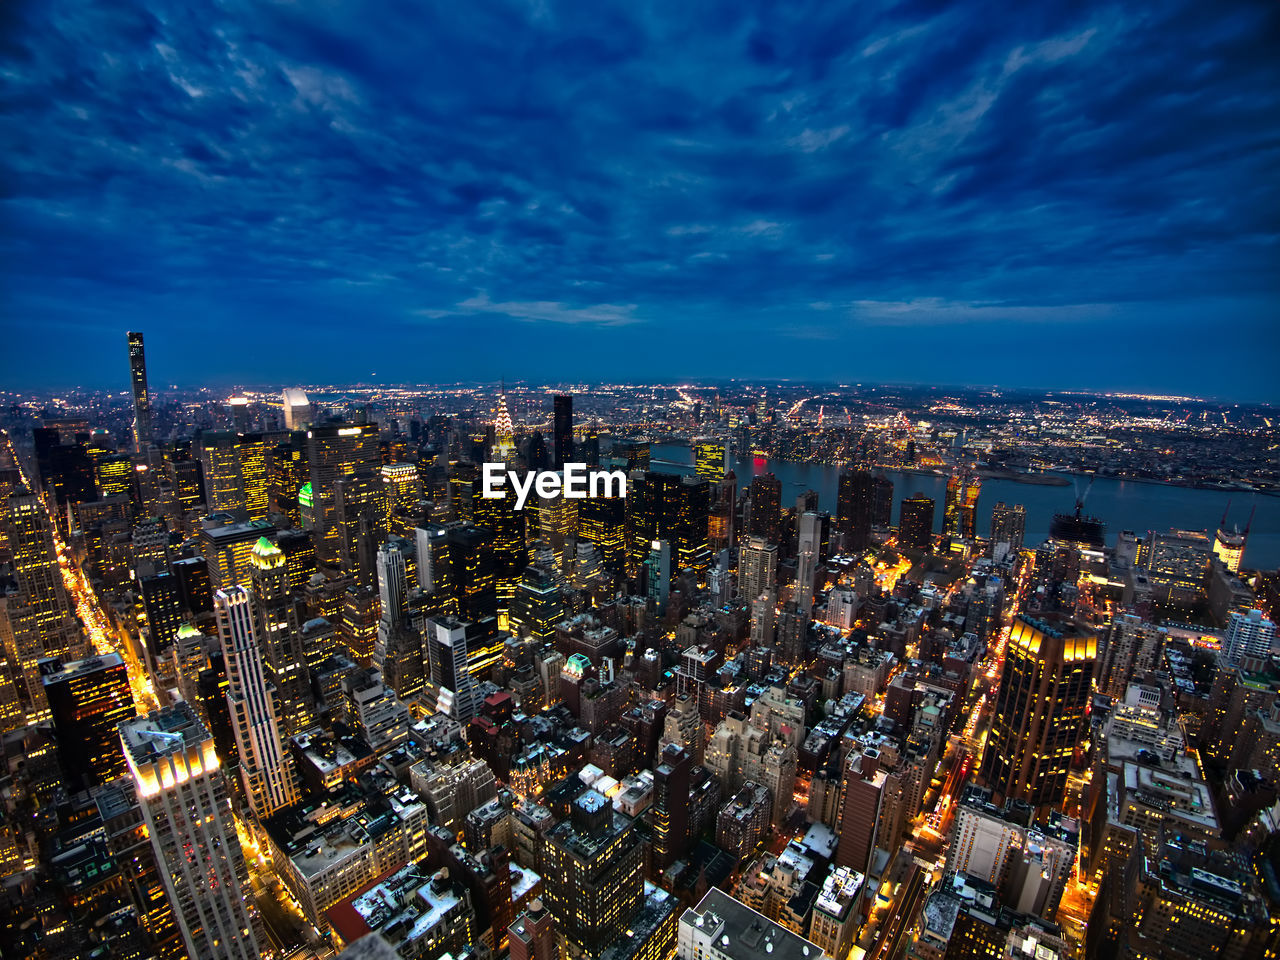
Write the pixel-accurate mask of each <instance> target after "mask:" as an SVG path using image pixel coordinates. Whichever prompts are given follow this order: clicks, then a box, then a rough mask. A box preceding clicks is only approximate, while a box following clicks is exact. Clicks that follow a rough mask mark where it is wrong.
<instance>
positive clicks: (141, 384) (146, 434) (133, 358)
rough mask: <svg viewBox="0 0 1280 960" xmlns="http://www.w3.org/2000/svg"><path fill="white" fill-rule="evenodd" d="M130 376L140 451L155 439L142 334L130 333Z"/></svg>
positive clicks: (135, 430)
mask: <svg viewBox="0 0 1280 960" xmlns="http://www.w3.org/2000/svg"><path fill="white" fill-rule="evenodd" d="M129 378H130V380H131V382H132V384H133V440H134V444H135V445H136V446H137V448H138V450H139V451H142V450H145V449H146V448H147V447H148V446H149V445H150V444H151V441H152V440H154V439H155V437H154V435H153V433H152V430H151V397H150V396H149V395H148V393H147V355H146V351H145V350H144V349H143V346H142V334H141V333H133V332H130V334H129Z"/></svg>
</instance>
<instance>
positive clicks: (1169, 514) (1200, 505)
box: [651, 444, 1280, 570]
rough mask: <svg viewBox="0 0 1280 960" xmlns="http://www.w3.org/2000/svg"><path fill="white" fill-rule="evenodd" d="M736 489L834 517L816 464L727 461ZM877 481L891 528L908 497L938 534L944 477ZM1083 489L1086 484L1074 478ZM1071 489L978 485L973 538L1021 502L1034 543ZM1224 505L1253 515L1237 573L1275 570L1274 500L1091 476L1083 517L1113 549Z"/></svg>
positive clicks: (674, 459) (1278, 538) (833, 470)
mask: <svg viewBox="0 0 1280 960" xmlns="http://www.w3.org/2000/svg"><path fill="white" fill-rule="evenodd" d="M651 457H652V462H651V468H652V469H654V470H665V471H669V472H672V473H690V472H692V470H693V453H692V451H691V450H690V449H689V447H687V446H684V445H676V444H654V445H653V447H652V453H651ZM730 464H731V466H732V467H733V470H734V473H736V474H737V477H738V487H739V489H741V488H742V487H744V486H745V485H746V484H749V483H750V482H751V478H752V477H754V476H757V475H759V474H762V473H768V472H769V471H772V472H773V473H774V475H775V476H777V478H778V479H779V480H781V481H782V504H783V506H784V507H785V506H794V505H795V501H796V498H797V497H798V496H799V495H800V494H801V493H803V492H804V491H805V490H817V491H818V501H819V504H820V505H821V508H822V509H823V510H827V511H829V512H831V513H833V514H834V513H835V510H836V486H837V482H838V481H837V478H838V477H839V474H840V471H839V468H837V467H832V466H828V465H826V464H820V463H792V462H790V461H786V460H773V459H768V460H766V459H763V458H756V459H748V460H741V459H734V460H731V461H730ZM883 475H884V476H886V477H888V478H889V479H890V480H892V481H893V522H894V523H897V522H898V511H899V508H900V504H901V501H902V500H903V499H904V498H905V497H909V496H911V495H912V494H914V493H923V494H924V495H925V496H928V497H932V498H933V500H934V503H935V504H936V508H935V510H934V529H935V530H937V531H940V530H941V529H942V503H943V499H944V497H945V494H946V486H947V481H946V478H945V477H937V476H932V475H929V474H919V473H902V472H900V471H896V470H886V471H884V472H883ZM1074 479H1075V480H1076V486H1078V487H1079V489H1081V490H1083V489H1084V488H1085V485H1086V484H1087V482H1088V481H1087V480H1086V479H1081V478H1074ZM1075 489H1076V488H1075V487H1073V486H1066V487H1054V486H1046V485H1040V484H1031V483H1018V482H1017V481H1016V480H995V479H992V480H983V481H982V493H981V495H980V496H979V497H978V533H979V534H980V535H981V536H987V535H988V534H989V533H990V532H991V508H992V507H994V506H995V505H996V503H997V502H999V501H1001V500H1003V501H1004V502H1005V503H1010V504H1013V503H1021V504H1023V505H1024V506H1025V507H1026V508H1027V531H1026V542H1027V544H1028V545H1032V544H1036V543H1040V542H1041V541H1043V540H1044V538H1045V537H1047V536H1048V535H1049V521H1050V519H1052V517H1053V515H1054V514H1055V513H1070V512H1071V511H1072V510H1073V509H1074V508H1075V496H1076V493H1075ZM1228 501H1230V503H1231V513H1230V516H1229V518H1228V520H1229V522H1231V523H1235V524H1239V525H1240V526H1241V527H1243V526H1244V524H1245V522H1246V521H1247V520H1248V519H1249V511H1250V510H1252V509H1254V507H1256V508H1257V513H1256V514H1255V516H1254V518H1253V526H1252V527H1251V528H1250V531H1249V542H1248V545H1247V546H1246V547H1245V554H1244V561H1243V563H1244V566H1246V567H1248V568H1250V569H1254V570H1274V569H1276V568H1277V567H1280V497H1270V496H1266V495H1264V494H1257V493H1249V492H1245V491H1237V492H1234V493H1231V492H1226V491H1218V490H1201V489H1197V488H1195V487H1179V486H1174V485H1172V484H1162V483H1137V482H1134V481H1132V480H1117V479H1114V478H1110V477H1098V478H1097V479H1096V480H1095V481H1094V483H1093V487H1092V488H1091V489H1090V490H1089V493H1088V497H1087V499H1086V500H1085V505H1084V512H1085V513H1087V514H1090V515H1092V516H1095V517H1097V518H1099V519H1100V520H1102V521H1103V522H1105V523H1106V525H1107V531H1106V532H1107V543H1108V545H1112V546H1113V545H1114V544H1115V538H1116V534H1117V533H1119V532H1120V531H1121V530H1133V531H1135V532H1137V533H1145V532H1147V531H1148V530H1156V531H1165V530H1169V529H1170V528H1174V527H1177V528H1179V529H1182V530H1207V531H1209V533H1210V534H1211V535H1212V533H1213V531H1214V530H1215V529H1217V526H1218V521H1220V520H1221V519H1222V512H1223V511H1224V510H1225V509H1226V508H1227V503H1228Z"/></svg>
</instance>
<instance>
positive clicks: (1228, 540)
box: [1213, 527, 1249, 574]
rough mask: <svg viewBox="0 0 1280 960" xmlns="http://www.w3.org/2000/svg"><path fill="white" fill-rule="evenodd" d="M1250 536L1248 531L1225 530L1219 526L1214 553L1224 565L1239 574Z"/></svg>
mask: <svg viewBox="0 0 1280 960" xmlns="http://www.w3.org/2000/svg"><path fill="white" fill-rule="evenodd" d="M1248 537H1249V533H1248V531H1245V532H1244V533H1240V532H1239V531H1238V530H1235V531H1231V530H1224V529H1222V528H1221V527H1219V528H1218V532H1217V534H1216V535H1215V536H1214V538H1213V555H1214V556H1216V557H1217V558H1218V559H1219V560H1221V561H1222V563H1223V565H1224V566H1225V567H1226V568H1227V569H1228V570H1230V571H1231V572H1232V573H1235V574H1238V573H1239V572H1240V561H1241V559H1243V557H1244V548H1245V543H1246V542H1247V541H1248Z"/></svg>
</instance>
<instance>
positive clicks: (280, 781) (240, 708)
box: [213, 586, 298, 819]
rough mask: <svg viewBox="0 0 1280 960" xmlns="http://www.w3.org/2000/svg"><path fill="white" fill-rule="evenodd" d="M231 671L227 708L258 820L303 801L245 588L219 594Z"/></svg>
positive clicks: (247, 794)
mask: <svg viewBox="0 0 1280 960" xmlns="http://www.w3.org/2000/svg"><path fill="white" fill-rule="evenodd" d="M213 602H214V607H215V609H216V611H217V614H218V635H219V638H220V639H221V641H222V655H223V657H224V659H225V662H226V670H227V706H228V708H229V709H230V712H231V726H232V729H233V730H234V731H235V738H236V750H237V752H238V753H239V755H240V780H241V782H242V784H243V786H244V795H245V799H246V800H247V801H248V803H249V806H250V808H251V809H252V810H253V812H254V815H255V816H257V817H258V818H259V819H262V818H263V817H267V816H269V815H270V814H272V813H273V812H275V811H276V810H278V809H280V808H281V807H285V806H288V805H289V804H291V803H293V802H295V801H296V800H297V799H298V790H297V785H296V784H295V782H294V776H293V763H292V758H291V757H290V756H289V755H288V754H286V753H285V751H284V749H283V746H282V739H281V736H280V732H281V720H282V718H281V716H280V705H279V699H278V695H277V691H276V689H275V687H274V686H272V685H271V684H270V683H269V682H268V680H267V673H266V669H265V667H264V664H263V657H262V652H261V650H262V645H261V642H260V640H259V629H258V624H257V622H256V619H257V618H256V617H255V615H254V602H253V595H252V594H250V592H249V591H248V590H246V589H245V588H244V587H238V586H237V587H231V588H230V589H227V590H219V591H218V592H217V593H216V594H214V598H213Z"/></svg>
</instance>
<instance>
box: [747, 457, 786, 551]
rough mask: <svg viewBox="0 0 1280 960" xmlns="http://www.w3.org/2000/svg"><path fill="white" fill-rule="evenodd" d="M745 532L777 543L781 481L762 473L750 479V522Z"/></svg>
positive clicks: (780, 515)
mask: <svg viewBox="0 0 1280 960" xmlns="http://www.w3.org/2000/svg"><path fill="white" fill-rule="evenodd" d="M747 533H749V534H752V535H754V536H757V537H764V538H765V539H766V540H768V541H770V542H771V543H777V542H778V541H779V538H780V537H781V534H782V481H781V480H779V479H778V478H777V477H775V476H774V475H773V474H772V473H763V474H761V475H760V476H758V477H756V478H755V479H754V480H752V481H751V522H750V523H749V524H748V525H747Z"/></svg>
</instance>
